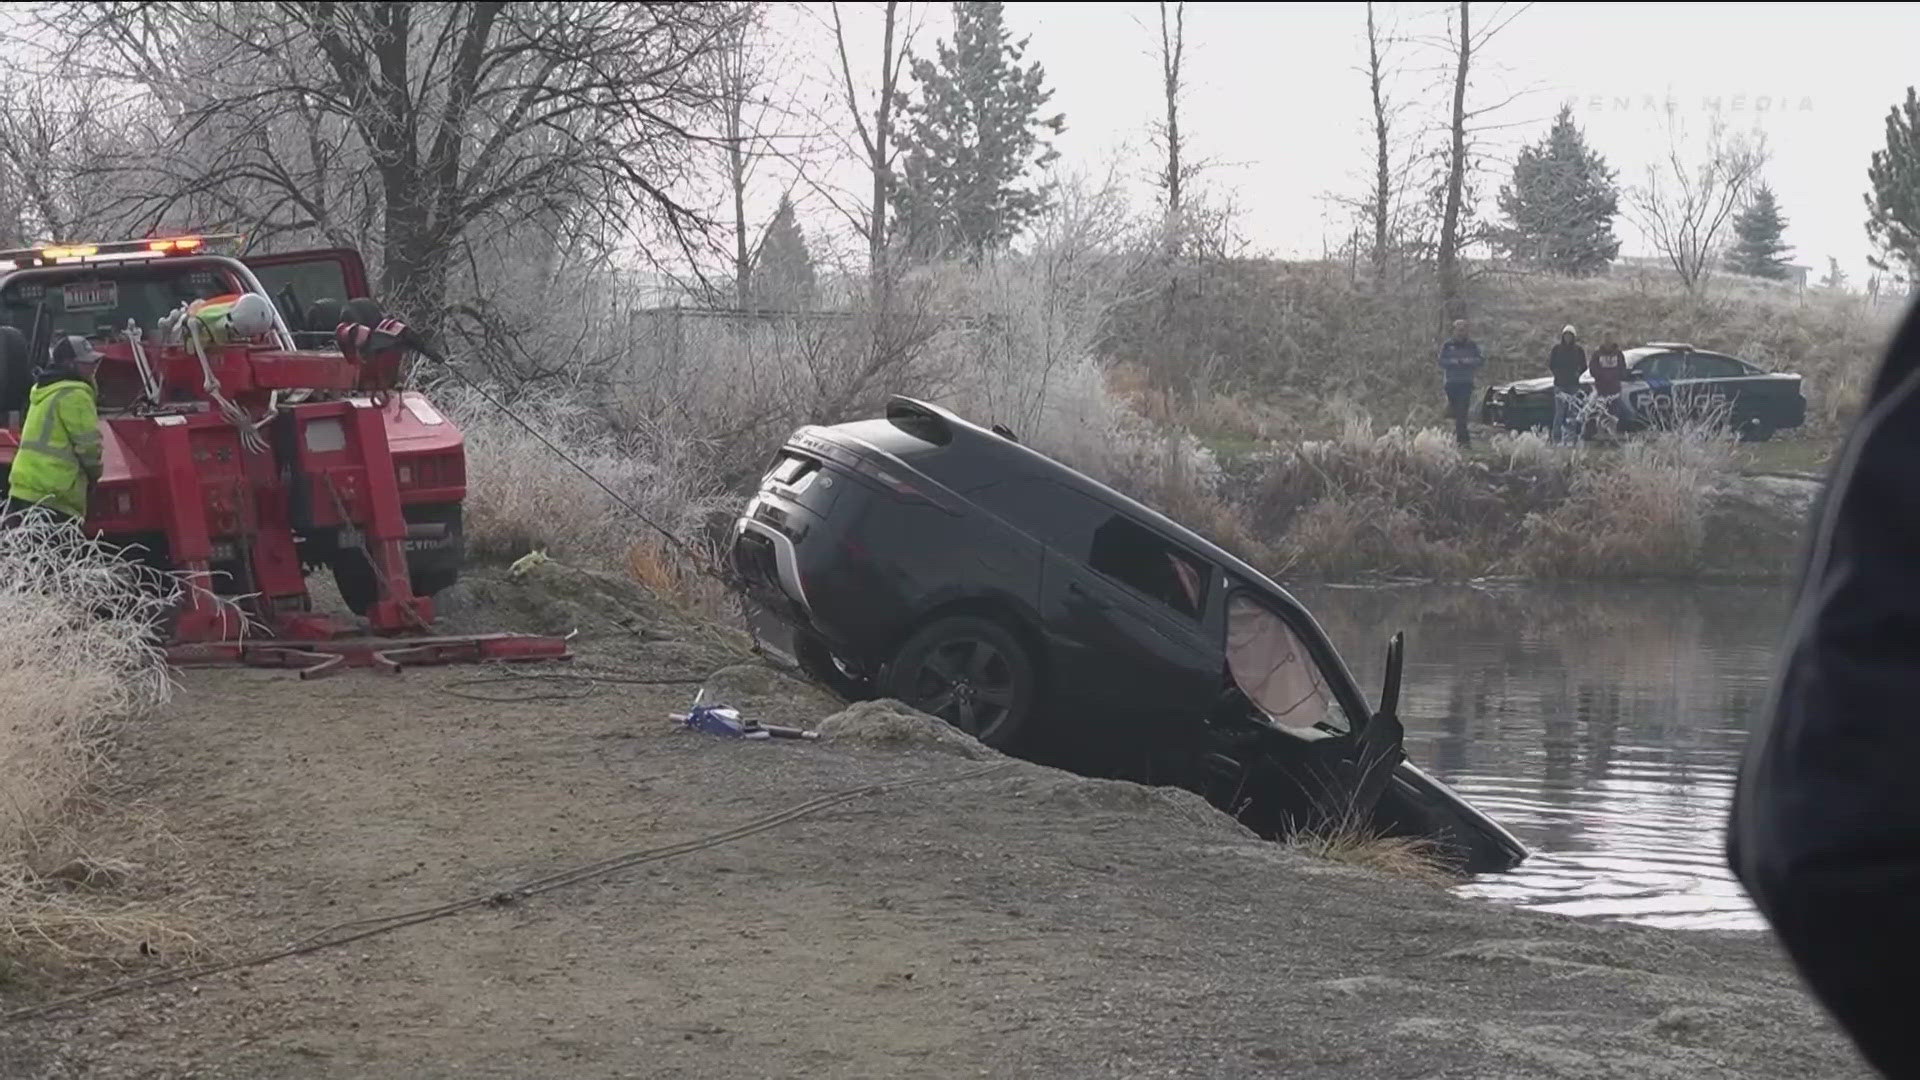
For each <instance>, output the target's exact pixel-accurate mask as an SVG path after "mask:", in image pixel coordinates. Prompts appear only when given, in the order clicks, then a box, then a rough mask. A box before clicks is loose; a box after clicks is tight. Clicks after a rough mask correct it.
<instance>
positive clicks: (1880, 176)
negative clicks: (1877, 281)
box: [1867, 86, 1920, 280]
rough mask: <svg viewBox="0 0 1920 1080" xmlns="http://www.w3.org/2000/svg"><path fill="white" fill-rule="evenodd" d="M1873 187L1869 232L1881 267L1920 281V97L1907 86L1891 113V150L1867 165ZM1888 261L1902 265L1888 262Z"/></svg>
mask: <svg viewBox="0 0 1920 1080" xmlns="http://www.w3.org/2000/svg"><path fill="white" fill-rule="evenodd" d="M1867 180H1868V181H1869V182H1870V183H1871V184H1872V185H1873V190H1871V191H1869V192H1868V193H1867V236H1868V237H1869V238H1871V239H1872V240H1873V242H1874V244H1875V245H1876V246H1877V247H1879V249H1880V252H1881V254H1882V255H1884V256H1886V258H1880V259H1874V260H1873V265H1874V266H1876V267H1879V268H1880V269H1882V270H1887V269H1903V271H1904V273H1905V275H1906V276H1907V277H1908V278H1909V279H1916V280H1920V97H1916V96H1915V94H1914V88H1913V87H1911V86H1909V87H1907V100H1906V101H1905V102H1904V103H1903V104H1900V105H1896V106H1895V107H1894V108H1893V109H1891V110H1889V111H1888V113H1887V148H1886V149H1885V150H1875V151H1874V152H1873V162H1872V164H1870V165H1869V166H1868V167H1867ZM1889 260H1892V261H1894V262H1897V263H1899V264H1900V266H1898V267H1894V266H1889Z"/></svg>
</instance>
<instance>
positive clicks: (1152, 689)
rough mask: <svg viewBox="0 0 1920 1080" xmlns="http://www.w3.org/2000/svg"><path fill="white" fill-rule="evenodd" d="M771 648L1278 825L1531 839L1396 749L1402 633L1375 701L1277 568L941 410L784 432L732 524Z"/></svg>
mask: <svg viewBox="0 0 1920 1080" xmlns="http://www.w3.org/2000/svg"><path fill="white" fill-rule="evenodd" d="M731 557H732V562H733V566H734V569H735V570H736V572H737V573H738V574H739V575H740V576H741V577H742V578H743V579H744V580H745V582H746V583H747V590H748V593H749V595H750V597H751V600H752V603H751V604H750V605H749V606H750V612H749V617H750V622H751V624H752V629H753V632H754V636H755V638H756V640H757V641H758V642H759V643H760V647H761V649H762V651H763V652H764V653H766V654H767V655H769V656H771V657H773V658H774V659H776V660H780V661H783V662H786V663H789V664H794V665H798V666H800V667H802V668H804V669H805V670H807V671H808V672H809V673H811V674H813V675H814V676H816V677H818V678H820V679H821V680H822V681H825V682H827V683H828V684H829V685H832V686H833V687H834V688H835V689H837V690H839V691H841V692H842V693H844V694H847V695H848V696H863V695H879V696H884V697H890V698H896V699H898V700H901V701H904V702H906V703H908V704H911V705H914V706H916V707H918V708H920V709H922V710H924V711H926V712H929V713H932V714H934V715H937V716H939V717H941V718H943V719H945V720H947V721H948V722H950V723H952V724H954V725H955V726H957V727H959V728H961V729H962V730H965V731H967V732H969V733H971V734H973V735H975V736H977V737H978V738H979V739H980V740H981V741H983V742H985V743H987V744H988V745H990V746H994V747H997V748H1001V749H1005V750H1008V751H1009V752H1013V753H1018V754H1020V755H1021V756H1024V757H1029V758H1032V759H1034V760H1039V761H1045V762H1048V763H1051V764H1057V765H1061V766H1063V767H1067V768H1072V769H1074V770H1075V771H1078V772H1082V773H1087V774H1091V775H1100V776H1114V777H1121V778H1125V779H1131V780H1137V781H1140V782H1143V783H1152V784H1177V785H1179V786H1182V787H1186V788H1188V789H1190V790H1193V791H1197V792H1199V793H1200V794H1202V795H1204V796H1206V797H1207V798H1208V799H1209V800H1210V801H1212V802H1214V803H1215V805H1217V806H1220V807H1221V808H1222V809H1224V810H1227V811H1228V812H1230V813H1233V814H1236V815H1237V816H1239V817H1240V819H1241V820H1242V821H1244V822H1245V823H1246V824H1248V825H1249V826H1251V827H1253V828H1254V829H1255V830H1257V831H1259V832H1261V833H1263V834H1265V835H1269V836H1279V835H1283V834H1285V833H1287V832H1289V831H1291V830H1293V829H1296V828H1300V827H1321V828H1324V827H1327V826H1328V825H1348V826H1359V827H1361V828H1366V829H1374V830H1378V831H1381V832H1384V833H1388V834H1396V835H1421V836H1431V837H1434V838H1435V839H1437V840H1439V841H1440V842H1441V843H1442V844H1443V845H1445V846H1446V848H1447V849H1448V851H1449V853H1450V854H1451V855H1452V857H1453V859H1454V861H1455V862H1456V863H1457V864H1458V865H1459V866H1460V868H1461V869H1463V870H1465V871H1467V872H1483V871H1493V870H1504V869H1508V868H1511V867H1512V866H1514V865H1516V864H1518V863H1519V862H1520V860H1521V859H1523V858H1525V857H1526V854H1527V851H1526V848H1525V847H1524V846H1522V845H1521V843H1520V842H1519V841H1518V840H1516V839H1515V838H1514V837H1513V836H1512V835H1511V834H1509V833H1508V832H1507V831H1506V830H1505V829H1503V828H1501V827H1500V826H1499V825H1498V824H1496V823H1495V822H1493V821H1492V820H1491V819H1489V818H1488V817H1487V816H1486V815H1484V814H1482V813H1480V812H1479V811H1477V810H1475V809H1474V808H1473V807H1472V806H1470V805H1468V804H1467V803H1466V802H1465V801H1464V800H1462V799H1461V798H1460V797H1459V796H1457V795H1456V794H1454V793H1453V792H1452V791H1451V790H1449V789H1448V788H1447V787H1446V786H1445V785H1444V784H1441V783H1440V782H1439V781H1437V780H1435V779H1433V778H1432V777H1430V776H1427V775H1426V774H1425V773H1422V772H1421V771H1419V770H1418V769H1416V768H1415V767H1414V766H1413V765H1412V764H1410V763H1408V762H1407V761H1406V760H1405V753H1404V751H1403V749H1402V747H1401V738H1402V730H1401V726H1400V723H1399V721H1398V719H1397V717H1396V715H1395V707H1396V702H1397V700H1398V697H1399V679H1400V639H1399V638H1398V636H1396V637H1395V638H1394V639H1393V641H1392V642H1391V643H1390V645H1389V660H1388V675H1387V680H1386V682H1387V685H1386V687H1385V690H1384V692H1383V693H1382V696H1381V702H1380V706H1379V708H1378V709H1377V710H1376V709H1373V708H1370V707H1369V706H1368V703H1367V701H1366V699H1365V698H1364V697H1363V696H1362V694H1361V692H1360V690H1359V688H1358V687H1357V686H1356V685H1355V684H1354V680H1353V676H1352V674H1351V673H1350V672H1349V671H1348V669H1347V667H1346V665H1345V664H1344V663H1343V662H1342V661H1341V659H1340V656H1339V654H1338V653H1336V652H1335V650H1334V647H1333V644H1332V642H1331V641H1329V640H1328V638H1327V636H1326V634H1325V633H1324V632H1323V631H1322V630H1321V628H1320V627H1319V625H1318V624H1317V623H1315V622H1314V620H1313V617H1312V616H1311V615H1310V614H1308V612H1307V611H1306V609H1305V608H1303V607H1301V606H1300V604H1299V603H1298V602H1297V601H1295V600H1294V599H1293V597H1291V596H1289V595H1288V594H1287V593H1286V591H1285V590H1283V589H1281V588H1280V586H1278V585H1277V584H1275V583H1274V582H1273V581H1271V580H1269V579H1268V578H1267V577H1265V576H1264V575H1262V574H1261V573H1260V572H1258V571H1256V570H1255V569H1253V568H1252V567H1251V566H1248V565H1246V564H1245V563H1243V562H1241V561H1240V560H1238V559H1236V558H1234V557H1233V556H1231V555H1229V554H1227V553H1226V552H1225V551H1222V550H1221V549H1220V548H1218V547H1216V546H1214V545H1213V544H1210V543H1208V542H1207V541H1206V540H1204V539H1202V538H1200V537H1199V536H1197V535H1195V534H1194V533H1192V532H1190V531H1188V530H1187V529H1185V528H1182V527H1181V526H1179V525H1177V524H1175V523H1174V522H1172V521H1170V520H1168V519H1167V518H1165V517H1163V516H1161V515H1160V514H1157V513H1155V512H1154V511H1152V510H1149V509H1147V508H1146V507H1144V506H1142V505H1140V504H1139V503H1137V502H1134V501H1133V500H1131V499H1128V498H1127V497H1125V496H1123V495H1120V494H1119V493H1117V492H1115V491H1112V490H1111V489H1109V488H1106V487H1104V486H1102V485H1101V484H1098V483H1096V482H1094V481H1093V480H1090V479H1088V478H1087V477H1085V476H1083V475H1081V474H1080V473H1077V472H1075V471H1074V470H1072V469H1069V468H1067V467H1066V466H1064V465H1061V464H1060V463H1059V462H1056V461H1054V460H1053V459H1051V458H1049V457H1046V456H1045V455H1043V454H1040V453H1037V452H1035V451H1033V450H1031V449H1029V448H1027V447H1025V446H1023V445H1021V444H1020V443H1019V442H1017V441H1016V440H1015V439H1014V438H1013V436H1012V434H1011V433H1010V432H1007V431H1006V430H1005V429H1003V428H995V429H994V430H991V431H989V430H987V429H984V428H981V427H978V426H975V425H973V424H970V423H968V422H966V421H965V420H962V419H960V418H959V417H957V416H954V415H953V414H952V413H949V412H947V411H945V410H943V409H940V408H937V407H935V406H932V405H928V404H925V403H922V402H918V401H913V400H909V399H905V398H896V399H894V401H893V402H892V404H891V405H890V406H889V408H888V410H887V415H886V416H885V417H884V418H883V419H876V420H864V421H858V422H855V423H849V424H840V425H837V426H834V427H808V428H802V429H801V430H799V431H797V432H795V433H794V435H793V436H792V437H791V438H790V439H789V440H788V441H787V443H786V445H785V446H784V447H782V448H781V450H780V452H779V454H778V455H776V457H775V459H774V461H773V464H772V468H771V469H770V471H768V473H767V474H766V476H765V478H764V480H763V481H762V483H761V486H760V490H759V493H758V494H757V495H755V496H754V498H753V500H752V501H751V502H750V503H749V504H748V505H747V508H746V512H745V513H744V514H743V515H742V516H741V518H740V520H739V521H738V523H737V524H736V526H735V532H734V540H733V545H732V556H731Z"/></svg>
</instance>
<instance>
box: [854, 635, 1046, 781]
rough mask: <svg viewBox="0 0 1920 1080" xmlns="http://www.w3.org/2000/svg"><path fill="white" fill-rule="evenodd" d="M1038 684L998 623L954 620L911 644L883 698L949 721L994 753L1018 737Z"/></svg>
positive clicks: (891, 671)
mask: <svg viewBox="0 0 1920 1080" xmlns="http://www.w3.org/2000/svg"><path fill="white" fill-rule="evenodd" d="M1036 688H1037V682H1036V680H1035V678H1034V668H1033V660H1032V659H1031V658H1030V657H1028V655H1027V650H1026V647H1025V646H1023V645H1022V644H1021V643H1020V639H1019V638H1016V637H1014V636H1013V635H1012V634H1011V633H1008V632H1007V630H1006V628H1004V627H1002V626H1000V625H999V624H998V623H994V622H990V621H988V620H986V619H981V618H976V617H974V616H971V615H956V616H953V617H950V618H945V619H940V620H938V621H937V622H933V623H929V624H928V625H926V626H924V627H922V628H921V629H920V631H919V632H918V633H916V634H914V635H913V636H912V637H910V638H908V639H907V643H906V644H905V645H902V646H901V647H900V651H899V653H898V654H896V655H895V657H894V660H893V663H891V664H889V665H887V670H886V673H885V674H884V675H883V676H882V677H881V680H880V689H881V693H882V694H883V695H884V696H886V697H890V698H894V699H896V700H898V701H902V702H905V703H906V704H908V705H911V706H913V707H914V708H916V709H919V710H920V711H922V712H925V713H931V714H932V715H934V716H937V717H939V718H940V719H942V720H945V721H946V722H947V723H949V724H952V725H953V726H954V727H957V728H959V729H960V730H961V731H964V732H966V733H967V734H969V735H972V736H973V737H974V738H976V739H979V740H980V741H981V742H983V743H985V744H987V745H988V746H991V747H993V748H994V749H996V750H1003V749H1006V748H1007V747H1008V746H1010V745H1011V744H1012V743H1013V741H1014V740H1015V739H1016V738H1018V737H1019V735H1020V730H1021V728H1023V727H1024V726H1025V725H1026V722H1027V717H1028V716H1029V715H1030V714H1031V713H1032V712H1033V699H1034V696H1035V690H1036Z"/></svg>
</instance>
